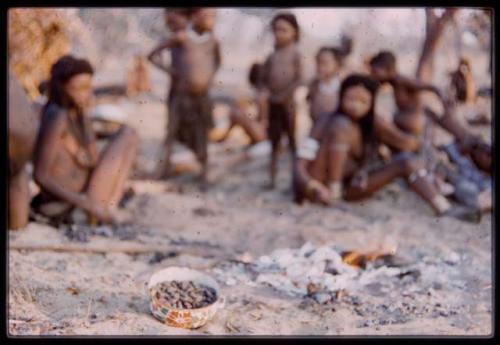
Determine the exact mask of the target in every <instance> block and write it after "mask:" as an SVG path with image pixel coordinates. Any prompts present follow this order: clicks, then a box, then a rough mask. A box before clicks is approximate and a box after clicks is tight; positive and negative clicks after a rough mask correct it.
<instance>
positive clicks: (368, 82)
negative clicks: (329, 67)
mask: <svg viewBox="0 0 500 345" xmlns="http://www.w3.org/2000/svg"><path fill="white" fill-rule="evenodd" d="M354 86H363V87H364V88H365V89H367V90H368V91H369V92H370V94H371V95H372V101H371V104H370V109H369V110H368V112H367V113H366V115H365V116H363V117H362V118H361V119H360V120H359V125H360V127H361V134H362V136H363V143H364V144H365V145H364V146H365V150H364V152H365V154H366V155H370V154H371V153H372V152H373V151H372V149H374V148H375V146H376V145H375V144H376V139H375V99H376V96H377V91H378V87H379V83H378V82H377V81H376V80H374V79H373V78H371V77H370V76H368V75H364V74H351V75H349V76H348V77H346V78H345V79H344V80H343V81H342V84H341V86H340V95H339V105H338V108H337V111H335V112H334V114H335V115H337V116H338V115H341V114H345V112H344V109H343V99H344V95H345V93H346V92H347V90H348V89H349V88H351V87H354Z"/></svg>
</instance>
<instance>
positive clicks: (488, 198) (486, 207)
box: [477, 188, 493, 212]
mask: <svg viewBox="0 0 500 345" xmlns="http://www.w3.org/2000/svg"><path fill="white" fill-rule="evenodd" d="M477 199H478V200H477V201H478V204H479V208H480V209H481V210H482V211H483V212H489V211H491V209H492V202H493V200H492V191H491V189H490V188H487V189H485V190H483V191H482V192H481V193H479V196H478V198H477Z"/></svg>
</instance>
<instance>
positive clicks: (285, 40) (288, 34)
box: [264, 13, 302, 188]
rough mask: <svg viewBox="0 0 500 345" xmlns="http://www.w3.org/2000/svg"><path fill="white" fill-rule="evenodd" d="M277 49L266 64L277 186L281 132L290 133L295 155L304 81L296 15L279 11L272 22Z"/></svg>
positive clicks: (289, 141) (270, 128) (274, 176)
mask: <svg viewBox="0 0 500 345" xmlns="http://www.w3.org/2000/svg"><path fill="white" fill-rule="evenodd" d="M271 26H272V30H273V34H274V39H275V50H274V52H273V53H271V55H270V56H269V57H268V58H267V60H266V63H265V73H264V85H265V87H266V88H267V90H268V92H269V126H268V136H269V139H270V140H271V145H272V152H271V166H270V176H271V183H270V188H274V186H275V179H276V170H277V163H278V162H277V159H278V151H279V144H280V140H281V135H282V134H283V132H285V133H286V134H287V136H288V143H289V146H290V151H291V153H292V155H293V156H294V157H295V151H296V145H295V109H294V99H293V96H294V92H295V90H296V89H297V87H298V86H299V85H300V84H301V82H302V62H301V59H302V57H301V55H300V52H299V50H298V47H297V42H298V41H299V36H300V30H299V24H298V23H297V19H296V18H295V15H293V14H292V13H280V14H278V15H276V16H275V17H274V18H273V20H272V21H271Z"/></svg>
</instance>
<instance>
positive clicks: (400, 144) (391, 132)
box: [375, 116, 420, 152]
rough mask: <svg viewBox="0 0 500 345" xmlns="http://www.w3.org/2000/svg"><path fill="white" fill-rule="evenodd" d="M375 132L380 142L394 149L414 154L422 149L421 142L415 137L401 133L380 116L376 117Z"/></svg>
mask: <svg viewBox="0 0 500 345" xmlns="http://www.w3.org/2000/svg"><path fill="white" fill-rule="evenodd" d="M375 131H376V135H377V137H378V138H379V139H380V141H381V142H382V143H384V144H386V145H388V146H390V147H392V148H396V149H398V150H401V151H412V152H413V151H416V150H417V149H418V148H419V147H420V141H419V140H418V139H417V138H416V137H415V136H413V135H410V134H407V133H405V132H403V131H401V130H400V129H399V128H397V127H396V126H395V125H394V124H393V123H391V122H389V121H386V120H384V119H383V118H381V117H379V116H376V117H375Z"/></svg>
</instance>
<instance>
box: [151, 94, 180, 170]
mask: <svg viewBox="0 0 500 345" xmlns="http://www.w3.org/2000/svg"><path fill="white" fill-rule="evenodd" d="M177 105H178V102H177V100H176V99H172V100H170V101H169V103H168V120H167V131H166V132H167V133H166V136H165V141H164V145H163V147H162V152H161V154H160V160H159V161H158V164H157V167H156V172H155V176H154V177H155V178H157V179H166V178H168V177H169V176H170V175H171V173H172V171H173V169H172V162H171V156H172V150H173V147H174V143H175V137H176V133H177V129H178V127H179V116H178V114H179V111H178V109H177Z"/></svg>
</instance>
